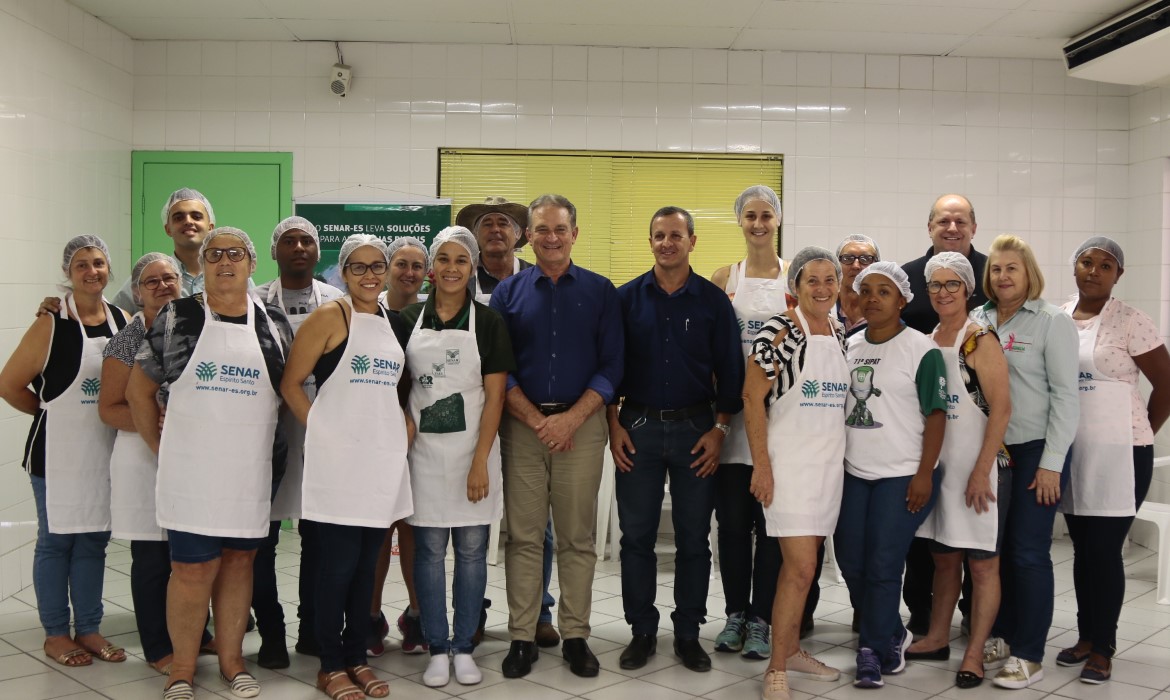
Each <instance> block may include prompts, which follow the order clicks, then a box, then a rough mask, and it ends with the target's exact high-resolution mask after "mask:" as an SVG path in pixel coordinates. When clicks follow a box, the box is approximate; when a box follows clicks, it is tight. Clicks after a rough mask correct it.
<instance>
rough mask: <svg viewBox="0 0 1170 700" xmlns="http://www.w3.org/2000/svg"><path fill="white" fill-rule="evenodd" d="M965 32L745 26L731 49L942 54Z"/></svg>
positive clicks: (958, 40) (959, 40) (961, 37)
mask: <svg viewBox="0 0 1170 700" xmlns="http://www.w3.org/2000/svg"><path fill="white" fill-rule="evenodd" d="M966 38H967V37H966V36H963V35H957V34H931V35H929V36H922V35H919V34H895V33H889V32H886V33H879V32H873V33H869V32H810V31H792V30H789V29H746V30H744V31H743V33H742V34H740V36H739V39H737V40H736V42H735V46H733V47H732V48H734V49H741V50H764V51H775V50H779V51H831V52H838V53H885V54H917V55H927V56H942V55H945V54H946V53H947V51H949V50H950V49H951V48H953V47H955V46H957V45H958V44H960V43H961V42H962V41H963V40H964V39H966Z"/></svg>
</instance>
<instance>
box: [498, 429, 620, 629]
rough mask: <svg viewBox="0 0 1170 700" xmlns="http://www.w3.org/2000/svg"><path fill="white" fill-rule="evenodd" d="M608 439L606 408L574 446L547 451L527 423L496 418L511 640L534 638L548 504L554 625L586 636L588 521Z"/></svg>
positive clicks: (592, 559)
mask: <svg viewBox="0 0 1170 700" xmlns="http://www.w3.org/2000/svg"><path fill="white" fill-rule="evenodd" d="M608 439H609V428H608V426H607V425H606V422H605V411H604V410H599V411H597V412H596V413H594V414H593V415H592V416H590V417H589V418H588V419H586V421H585V422H584V423H583V424H582V425H581V427H580V429H578V430H577V433H576V434H575V435H574V436H573V449H572V450H570V451H569V452H560V453H557V454H550V453H549V450H548V447H547V446H546V445H544V443H542V442H541V441H540V440H538V439H537V437H536V433H535V432H533V430H532V429H531V428H529V427H528V426H527V425H525V424H524V423H523V422H521V421H519V420H517V419H516V418H514V417H512V416H511V415H509V414H507V413H505V414H504V417H503V420H502V421H501V423H500V450H501V453H502V456H503V461H504V512H505V514H506V515H507V516H508V539H507V542H506V544H505V545H504V567H505V576H506V581H507V585H508V631H509V633H511V635H512V641H518V642H531V641H533V640H535V639H536V622H537V619H538V618H539V617H540V601H541V597H542V593H543V591H542V588H543V584H544V581H543V575H542V565H543V557H544V530H545V526H546V525H547V524H548V513H549V506H550V505H551V506H552V518H553V532H554V533H555V535H556V547H557V552H556V554H557V577H558V580H559V582H560V588H561V597H560V600H559V601H558V604H557V626H558V627H559V628H560V633H561V636H562V637H564V638H565V639H574V638H587V637H589V614H590V611H591V610H592V607H593V570H594V567H595V566H596V565H597V552H596V550H595V549H594V544H593V527H594V524H595V523H596V520H597V489H598V488H599V487H600V486H601V469H602V455H603V454H604V453H603V450H605V445H606V442H607V441H608Z"/></svg>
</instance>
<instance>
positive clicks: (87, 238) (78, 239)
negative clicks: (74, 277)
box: [61, 233, 110, 277]
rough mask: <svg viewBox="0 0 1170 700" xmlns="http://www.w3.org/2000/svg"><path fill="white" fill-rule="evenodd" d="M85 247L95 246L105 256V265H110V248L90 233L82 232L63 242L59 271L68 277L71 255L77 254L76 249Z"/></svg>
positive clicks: (71, 260) (71, 261)
mask: <svg viewBox="0 0 1170 700" xmlns="http://www.w3.org/2000/svg"><path fill="white" fill-rule="evenodd" d="M86 248H97V249H98V250H100V251H102V253H103V254H104V255H105V256H106V267H107V268H109V265H110V249H109V247H108V246H107V245H106V242H105V241H103V240H102V239H100V238H98V237H97V236H94V235H92V234H88V233H85V234H82V235H80V236H74V237H73V238H70V239H69V242H68V243H66V244H65V251H64V252H63V253H62V254H61V271H62V272H64V273H65V276H66V277H69V266H70V265H72V264H73V256H74V255H77V251H79V250H84V249H86Z"/></svg>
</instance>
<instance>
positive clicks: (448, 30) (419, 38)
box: [284, 19, 511, 44]
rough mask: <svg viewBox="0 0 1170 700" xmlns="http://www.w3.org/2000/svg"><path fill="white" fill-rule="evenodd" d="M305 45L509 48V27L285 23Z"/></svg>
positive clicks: (416, 23) (318, 21) (371, 23)
mask: <svg viewBox="0 0 1170 700" xmlns="http://www.w3.org/2000/svg"><path fill="white" fill-rule="evenodd" d="M284 24H285V25H286V26H287V27H288V29H289V30H290V31H291V32H292V33H293V34H294V35H295V36H296V38H298V39H300V40H302V41H387V42H396V43H397V42H403V43H416V44H467V43H481V44H508V43H511V32H510V30H509V28H508V25H506V24H479V23H472V22H389V21H385V20H372V21H371V20H367V21H359V20H324V21H322V20H302V19H294V20H285V21H284Z"/></svg>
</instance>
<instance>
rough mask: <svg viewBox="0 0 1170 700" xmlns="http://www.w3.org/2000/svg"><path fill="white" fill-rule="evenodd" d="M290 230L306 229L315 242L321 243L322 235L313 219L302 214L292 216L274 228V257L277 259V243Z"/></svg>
mask: <svg viewBox="0 0 1170 700" xmlns="http://www.w3.org/2000/svg"><path fill="white" fill-rule="evenodd" d="M289 231H304V232H305V233H307V234H309V235H310V236H312V237H313V242H314V243H316V244H317V245H318V246H320V245H321V235H320V234H318V233H317V227H316V226H314V225H313V222H312V221H309V220H308V219H306V218H304V217H301V216H290V217H288V218H287V219H285V220H284V221H281V222H280V223H279V224H277V225H276V228H274V229H272V259H273V260H275V259H276V244H277V243H280V237H281V236H283V235H284V234H286V233H288V232H289Z"/></svg>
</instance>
